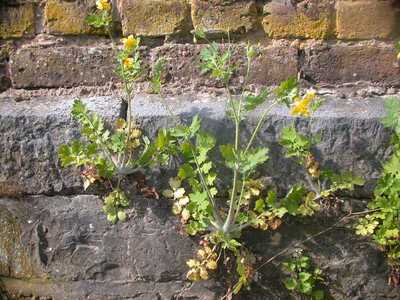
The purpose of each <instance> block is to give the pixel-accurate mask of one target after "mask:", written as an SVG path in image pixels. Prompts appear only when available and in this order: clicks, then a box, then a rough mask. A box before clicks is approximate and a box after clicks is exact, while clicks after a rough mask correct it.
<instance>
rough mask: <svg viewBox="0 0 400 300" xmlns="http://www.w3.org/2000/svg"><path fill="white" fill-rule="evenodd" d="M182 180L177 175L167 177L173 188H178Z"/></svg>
mask: <svg viewBox="0 0 400 300" xmlns="http://www.w3.org/2000/svg"><path fill="white" fill-rule="evenodd" d="M181 184H182V182H181V180H180V179H179V178H178V177H173V178H170V179H169V185H170V187H171V188H173V189H174V190H176V189H177V188H179V187H180V186H181Z"/></svg>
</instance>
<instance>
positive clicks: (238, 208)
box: [233, 178, 246, 220]
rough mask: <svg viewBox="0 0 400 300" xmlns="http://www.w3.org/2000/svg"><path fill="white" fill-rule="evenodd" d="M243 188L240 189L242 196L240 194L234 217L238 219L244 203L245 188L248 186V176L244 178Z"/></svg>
mask: <svg viewBox="0 0 400 300" xmlns="http://www.w3.org/2000/svg"><path fill="white" fill-rule="evenodd" d="M242 180H243V181H242V188H241V190H240V196H239V200H238V204H237V207H236V212H235V217H234V218H233V219H234V220H237V217H238V215H239V212H240V206H241V205H242V199H243V195H244V189H245V187H246V183H245V182H246V178H242Z"/></svg>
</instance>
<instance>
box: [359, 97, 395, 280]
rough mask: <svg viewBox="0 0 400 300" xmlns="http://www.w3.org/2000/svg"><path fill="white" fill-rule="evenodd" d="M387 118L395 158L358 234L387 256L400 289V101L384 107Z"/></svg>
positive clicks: (390, 102)
mask: <svg viewBox="0 0 400 300" xmlns="http://www.w3.org/2000/svg"><path fill="white" fill-rule="evenodd" d="M385 108H386V111H387V115H386V117H385V118H384V120H383V124H384V125H385V126H386V127H388V128H391V129H392V130H393V131H394V134H393V137H392V146H393V154H392V156H391V158H390V159H389V160H388V161H387V162H386V163H385V164H384V165H383V174H382V176H381V178H380V179H379V181H378V184H377V187H376V188H375V192H374V199H373V200H372V201H371V202H370V203H369V204H368V207H369V209H370V210H371V212H370V213H369V214H367V215H366V216H365V217H363V218H360V219H359V221H358V224H357V225H356V227H355V228H356V233H357V234H359V235H362V236H370V237H372V239H373V241H374V242H375V243H376V244H377V245H378V246H379V247H380V248H381V250H382V251H384V252H385V253H386V256H387V258H388V263H389V266H390V267H391V269H392V271H391V274H390V276H389V282H390V283H391V284H392V285H395V286H396V285H400V101H399V99H395V98H390V99H388V100H387V101H386V103H385Z"/></svg>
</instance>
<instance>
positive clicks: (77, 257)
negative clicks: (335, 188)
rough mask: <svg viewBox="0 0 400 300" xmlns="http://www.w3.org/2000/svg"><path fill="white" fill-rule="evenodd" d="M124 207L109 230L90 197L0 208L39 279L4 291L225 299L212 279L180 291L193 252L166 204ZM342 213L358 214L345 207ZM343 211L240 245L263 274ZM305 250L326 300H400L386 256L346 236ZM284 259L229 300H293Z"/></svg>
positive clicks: (330, 236) (137, 201) (336, 233)
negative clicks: (14, 225)
mask: <svg viewBox="0 0 400 300" xmlns="http://www.w3.org/2000/svg"><path fill="white" fill-rule="evenodd" d="M131 198H132V209H131V210H130V211H129V219H128V221H127V222H125V223H118V224H116V225H110V224H109V223H108V222H107V221H106V217H105V216H104V214H103V213H102V212H101V205H102V203H101V200H100V199H99V198H97V197H95V196H90V195H86V196H74V197H61V196H56V197H45V196H36V197H29V198H24V199H21V200H11V199H0V208H1V210H2V211H7V212H8V217H9V218H10V217H11V218H14V219H15V220H17V222H18V223H19V227H20V230H21V233H22V236H23V238H22V239H21V240H22V243H23V245H24V246H25V249H27V251H29V254H30V257H32V258H34V259H35V260H34V261H35V264H36V266H37V267H38V268H40V269H41V270H42V272H43V273H44V274H45V275H46V277H45V278H42V277H37V278H24V279H25V280H23V281H22V280H17V279H14V278H10V277H0V279H1V281H2V283H3V285H4V287H5V289H6V290H7V291H8V292H9V293H10V294H12V295H18V296H19V297H21V298H22V297H23V296H29V297H38V298H39V297H42V298H40V299H45V298H46V297H47V299H48V298H50V297H51V298H52V299H57V300H64V299H65V300H81V299H82V300H83V299H91V300H95V299H96V300H99V299H107V300H114V299H115V300H117V299H125V298H126V299H141V300H154V299H168V300H173V299H182V300H189V299H190V300H193V299H198V300H200V299H201V300H217V299H220V296H221V291H223V289H222V287H221V285H220V284H218V283H216V282H215V281H214V279H213V280H210V281H208V282H205V283H201V284H195V285H190V284H189V283H188V282H186V281H185V279H184V277H185V273H186V271H187V267H186V265H185V261H186V260H187V259H188V258H190V257H192V255H193V254H194V253H195V251H196V244H195V242H194V241H193V240H191V239H190V238H189V237H186V236H182V235H180V234H179V233H178V231H177V229H176V228H175V227H176V226H177V223H178V222H177V220H176V219H175V217H174V216H172V214H171V212H170V210H171V207H170V205H169V204H168V201H166V200H164V199H162V200H159V201H157V200H149V199H147V200H146V199H143V198H141V197H138V196H134V195H132V197H131ZM344 204H345V205H347V207H349V206H351V207H356V206H359V207H363V204H360V203H356V204H354V203H353V201H351V200H346V202H345V203H344ZM339 207H340V205H339ZM359 209H360V208H359ZM341 210H343V212H344V211H345V210H346V209H345V208H343V209H338V210H335V209H332V210H331V211H330V212H329V211H328V212H327V213H325V214H324V215H321V216H320V217H319V218H313V219H312V220H308V219H304V220H297V221H293V220H287V222H286V223H285V225H283V226H282V227H281V228H280V229H279V230H277V231H274V232H268V231H267V232H262V231H252V230H250V231H246V232H245V234H244V241H245V243H246V245H247V246H248V247H249V248H250V249H251V250H252V251H253V252H254V253H255V254H256V255H257V257H258V261H257V267H261V266H262V263H263V262H264V261H266V260H267V259H269V258H270V257H271V256H273V255H275V254H276V253H277V252H279V251H280V250H282V249H284V248H285V247H288V246H289V245H291V244H292V243H295V242H297V241H300V240H303V239H305V238H306V237H307V236H310V235H311V234H315V233H317V232H319V231H321V230H323V229H326V228H327V227H329V226H331V225H332V224H333V223H334V222H335V221H336V220H337V219H338V218H339V217H340V215H341ZM12 237H13V235H12V234H11V236H10V238H12ZM302 248H303V249H305V251H306V253H307V254H309V255H310V256H312V258H313V261H314V262H315V263H316V264H317V265H318V266H319V267H320V268H321V269H322V270H323V271H324V274H325V276H326V282H327V285H326V292H327V293H328V294H329V295H331V296H332V297H333V299H348V300H358V299H367V300H375V299H398V298H396V297H397V296H398V293H397V290H396V289H394V288H390V287H389V286H388V285H387V283H386V278H387V266H386V264H385V259H384V257H383V255H382V254H381V253H380V252H379V251H378V250H377V249H375V248H373V247H372V246H371V245H370V244H369V243H367V242H366V240H363V239H361V238H359V237H357V236H355V234H354V231H353V229H351V228H345V227H336V228H334V229H333V230H331V231H328V232H327V233H325V234H324V235H321V236H319V237H318V238H315V239H312V240H311V241H309V242H308V243H306V244H305V245H302ZM1 250H2V248H1V244H0V251H1ZM293 250H294V249H293ZM283 258H285V256H283V257H281V258H279V259H278V260H277V261H274V263H273V264H267V265H264V266H262V267H261V268H260V269H259V270H258V274H257V277H258V280H257V281H256V282H254V283H253V284H252V285H251V289H250V290H249V291H246V290H244V291H243V294H242V295H241V296H240V297H237V298H236V299H241V300H254V299H256V300H258V299H260V300H265V299H277V300H278V299H291V298H290V296H289V295H288V292H287V290H286V289H285V288H284V287H283V284H282V279H283V274H282V273H281V272H280V271H279V269H278V268H277V264H278V262H280V261H281V260H282V259H283ZM216 279H218V278H216ZM21 298H20V299H21Z"/></svg>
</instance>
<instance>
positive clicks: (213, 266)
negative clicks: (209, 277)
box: [206, 260, 218, 270]
mask: <svg viewBox="0 0 400 300" xmlns="http://www.w3.org/2000/svg"><path fill="white" fill-rule="evenodd" d="M206 267H207V269H209V270H216V269H217V267H218V264H217V262H216V261H215V260H209V261H208V262H207V264H206Z"/></svg>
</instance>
